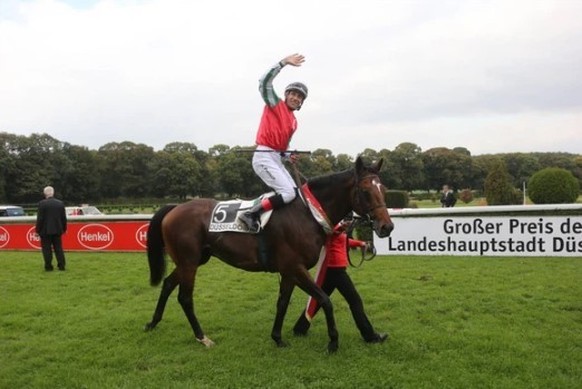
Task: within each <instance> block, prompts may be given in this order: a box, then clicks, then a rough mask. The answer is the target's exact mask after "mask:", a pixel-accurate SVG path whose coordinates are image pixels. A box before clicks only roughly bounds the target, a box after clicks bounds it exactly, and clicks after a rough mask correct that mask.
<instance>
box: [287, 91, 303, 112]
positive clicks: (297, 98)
mask: <svg viewBox="0 0 582 389" xmlns="http://www.w3.org/2000/svg"><path fill="white" fill-rule="evenodd" d="M285 104H287V107H289V109H290V110H291V111H295V110H297V109H299V108H301V104H303V94H301V93H299V92H297V91H294V90H290V91H288V92H287V93H285Z"/></svg>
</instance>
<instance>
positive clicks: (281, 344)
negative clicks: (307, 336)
mask: <svg viewBox="0 0 582 389" xmlns="http://www.w3.org/2000/svg"><path fill="white" fill-rule="evenodd" d="M272 339H273V340H274V341H275V344H276V345H277V347H281V348H283V347H287V346H288V345H289V344H288V343H287V342H285V341H284V340H283V339H282V338H279V337H275V336H273V337H272Z"/></svg>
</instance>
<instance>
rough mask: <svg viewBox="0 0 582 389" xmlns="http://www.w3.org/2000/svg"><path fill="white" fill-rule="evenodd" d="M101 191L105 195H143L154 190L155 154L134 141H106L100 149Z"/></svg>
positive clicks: (131, 196) (108, 196)
mask: <svg viewBox="0 0 582 389" xmlns="http://www.w3.org/2000/svg"><path fill="white" fill-rule="evenodd" d="M97 156H98V158H97V159H98V162H99V169H100V175H101V191H102V193H103V195H104V196H105V197H106V198H116V197H126V198H140V197H146V196H148V195H150V194H151V189H150V183H151V182H152V179H153V172H152V171H153V167H154V163H153V162H154V159H155V154H154V150H153V148H152V147H149V146H146V145H144V144H136V143H133V142H121V143H116V142H112V143H107V144H106V145H104V146H101V147H100V148H99V150H98V152H97Z"/></svg>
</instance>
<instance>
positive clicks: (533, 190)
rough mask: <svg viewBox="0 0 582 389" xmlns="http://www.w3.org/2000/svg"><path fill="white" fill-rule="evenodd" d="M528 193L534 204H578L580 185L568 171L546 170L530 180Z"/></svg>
mask: <svg viewBox="0 0 582 389" xmlns="http://www.w3.org/2000/svg"><path fill="white" fill-rule="evenodd" d="M528 191H529V198H530V199H531V201H532V202H533V203H534V204H567V203H574V202H576V199H577V198H578V195H579V193H580V184H579V182H578V180H577V179H576V177H574V175H573V174H572V173H571V172H570V171H568V170H566V169H561V168H546V169H543V170H540V171H538V172H536V173H535V174H534V175H533V176H532V177H531V178H530V180H529V183H528Z"/></svg>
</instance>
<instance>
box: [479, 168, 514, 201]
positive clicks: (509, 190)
mask: <svg viewBox="0 0 582 389" xmlns="http://www.w3.org/2000/svg"><path fill="white" fill-rule="evenodd" d="M485 197H486V198H487V204H489V205H510V204H515V198H516V195H515V189H514V188H513V186H512V185H511V178H510V177H509V173H507V168H506V167H505V163H504V162H503V160H498V161H497V162H496V163H495V164H494V165H493V167H492V169H491V171H490V172H489V174H488V175H487V178H485Z"/></svg>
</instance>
